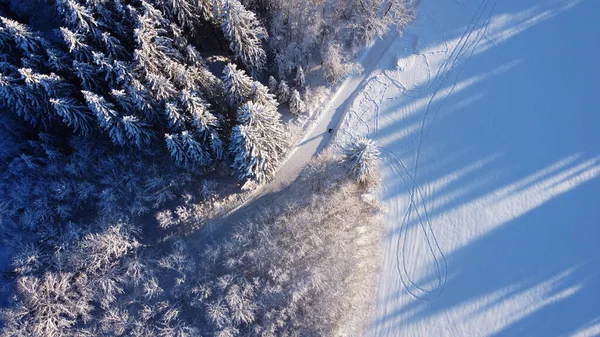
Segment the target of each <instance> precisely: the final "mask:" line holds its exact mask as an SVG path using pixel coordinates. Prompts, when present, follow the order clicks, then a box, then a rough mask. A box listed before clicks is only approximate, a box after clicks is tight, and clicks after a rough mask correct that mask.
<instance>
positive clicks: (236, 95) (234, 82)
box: [223, 63, 252, 108]
mask: <svg viewBox="0 0 600 337" xmlns="http://www.w3.org/2000/svg"><path fill="white" fill-rule="evenodd" d="M223 87H224V89H225V93H226V94H227V100H228V102H229V104H230V105H231V106H232V107H233V108H237V107H238V106H239V105H240V104H241V103H243V102H246V101H247V100H248V99H250V94H251V92H252V79H251V78H250V77H248V75H246V72H245V71H243V70H241V69H237V66H236V65H235V64H231V63H229V64H227V65H226V66H225V68H224V69H223Z"/></svg>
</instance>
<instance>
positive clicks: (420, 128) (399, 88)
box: [340, 0, 600, 337]
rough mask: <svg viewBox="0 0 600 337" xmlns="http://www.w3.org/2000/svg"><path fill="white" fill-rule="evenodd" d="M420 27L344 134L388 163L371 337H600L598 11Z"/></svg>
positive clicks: (446, 1) (423, 13)
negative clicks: (369, 143) (372, 145)
mask: <svg viewBox="0 0 600 337" xmlns="http://www.w3.org/2000/svg"><path fill="white" fill-rule="evenodd" d="M418 13H419V19H418V21H417V22H416V23H415V24H414V25H413V26H412V27H410V28H409V29H408V30H407V31H406V33H405V34H404V36H403V37H402V38H401V39H396V40H395V41H394V44H393V45H392V47H390V48H389V50H388V52H386V53H385V54H384V55H383V57H382V58H381V59H380V61H379V64H378V65H377V67H375V68H374V70H373V72H372V73H371V74H369V75H368V76H367V78H366V79H365V80H364V81H363V82H362V84H361V86H360V87H359V89H358V91H357V92H355V94H354V97H353V98H354V99H353V102H352V103H350V104H351V105H349V107H350V111H349V113H348V115H347V117H346V118H345V120H344V121H343V124H344V126H343V128H342V130H341V133H340V136H341V138H342V140H343V138H345V137H348V136H349V135H350V134H354V135H368V136H369V137H372V138H374V139H375V140H376V141H378V142H379V144H380V145H381V146H382V149H383V151H382V152H383V154H384V163H383V164H384V165H383V184H382V185H383V188H382V191H381V197H382V200H384V202H385V203H386V204H387V205H388V207H389V212H388V217H387V222H388V225H389V234H388V236H387V237H386V240H385V243H384V251H383V253H384V256H383V273H382V276H381V280H380V288H379V293H378V308H377V313H376V316H375V317H374V318H373V323H372V325H371V327H370V330H369V333H368V336H436V337H437V336H490V335H493V336H570V335H576V336H597V335H600V306H599V305H598V303H600V208H599V207H598V200H599V198H598V197H599V196H600V179H598V175H599V174H600V132H599V131H600V100H598V97H599V95H598V91H599V89H600V63H599V62H598V60H597V59H598V55H599V53H600V39H599V38H598V36H597V35H598V33H600V20H598V17H599V16H600V2H599V1H596V0H582V1H577V0H570V1H569V0H562V1H559V0H544V1H539V0H538V1H535V0H520V1H507V0H476V1H460V0H423V1H422V2H421V3H420V5H419V9H418Z"/></svg>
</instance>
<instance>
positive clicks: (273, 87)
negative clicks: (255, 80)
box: [269, 76, 279, 95]
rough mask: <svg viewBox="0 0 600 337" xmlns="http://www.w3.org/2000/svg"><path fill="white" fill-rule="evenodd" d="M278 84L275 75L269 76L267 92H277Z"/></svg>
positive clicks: (274, 93)
mask: <svg viewBox="0 0 600 337" xmlns="http://www.w3.org/2000/svg"><path fill="white" fill-rule="evenodd" d="M278 85H279V83H277V80H276V79H275V77H273V76H269V92H270V93H271V94H273V95H276V94H277V86H278Z"/></svg>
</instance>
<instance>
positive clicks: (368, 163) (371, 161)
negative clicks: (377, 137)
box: [342, 137, 381, 184]
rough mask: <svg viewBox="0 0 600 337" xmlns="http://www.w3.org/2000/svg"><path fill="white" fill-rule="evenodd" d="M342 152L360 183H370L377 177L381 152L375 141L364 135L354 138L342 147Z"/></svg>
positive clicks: (352, 173) (351, 171) (350, 169)
mask: <svg viewBox="0 0 600 337" xmlns="http://www.w3.org/2000/svg"><path fill="white" fill-rule="evenodd" d="M342 153H343V155H344V159H343V160H344V162H346V164H347V165H348V171H349V172H350V174H351V175H352V176H353V177H354V178H355V179H356V180H357V181H358V182H359V183H361V184H368V183H370V182H373V181H374V180H376V179H377V177H376V173H377V168H378V167H379V161H380V160H381V153H380V151H379V148H378V147H377V145H376V144H375V142H374V141H372V140H371V139H368V138H364V137H360V138H357V139H352V140H351V141H350V142H349V143H348V144H346V145H345V146H344V147H343V148H342Z"/></svg>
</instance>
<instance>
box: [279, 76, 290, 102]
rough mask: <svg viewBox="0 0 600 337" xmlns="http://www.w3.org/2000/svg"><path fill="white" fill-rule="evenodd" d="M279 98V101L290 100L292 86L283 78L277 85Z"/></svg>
mask: <svg viewBox="0 0 600 337" xmlns="http://www.w3.org/2000/svg"><path fill="white" fill-rule="evenodd" d="M277 99H278V100H279V102H288V100H289V99H290V87H288V84H287V82H286V81H285V80H281V82H279V85H277Z"/></svg>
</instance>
